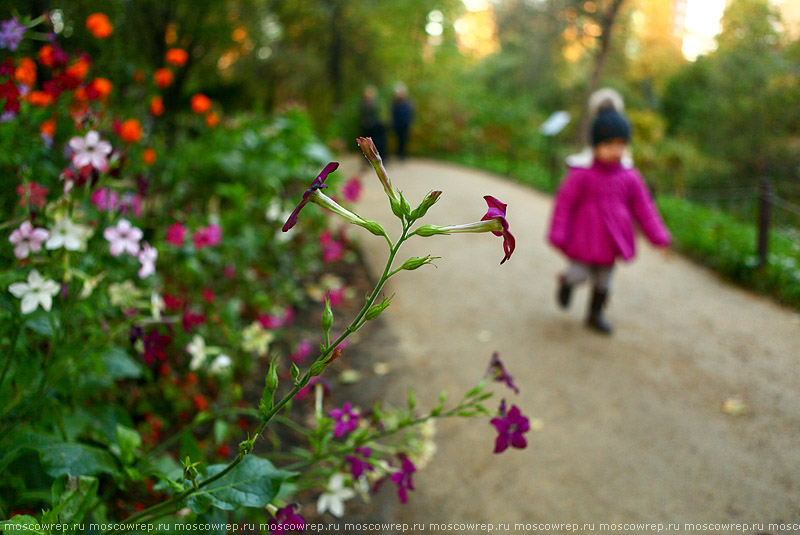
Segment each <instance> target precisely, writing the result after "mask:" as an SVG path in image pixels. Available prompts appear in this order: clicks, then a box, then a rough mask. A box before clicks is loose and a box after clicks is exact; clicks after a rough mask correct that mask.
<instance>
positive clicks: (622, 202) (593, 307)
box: [548, 107, 671, 334]
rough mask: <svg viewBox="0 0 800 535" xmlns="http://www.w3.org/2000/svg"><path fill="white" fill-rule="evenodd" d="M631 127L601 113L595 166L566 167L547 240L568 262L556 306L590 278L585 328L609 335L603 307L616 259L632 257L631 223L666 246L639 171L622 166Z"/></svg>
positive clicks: (613, 112)
mask: <svg viewBox="0 0 800 535" xmlns="http://www.w3.org/2000/svg"><path fill="white" fill-rule="evenodd" d="M630 135H631V128H630V125H629V124H628V121H627V119H626V118H625V116H624V115H622V114H621V113H619V112H618V111H616V110H614V109H613V108H611V107H609V108H605V109H602V110H601V111H600V112H599V113H598V115H597V118H596V119H595V121H594V123H593V124H592V136H591V137H592V147H593V149H594V162H593V164H592V165H591V167H588V168H570V169H568V172H567V176H566V178H565V179H564V181H563V182H562V184H561V186H560V187H559V189H558V192H557V193H556V197H555V208H554V210H553V218H552V222H551V225H550V232H549V236H548V238H549V240H550V243H552V244H553V245H554V246H555V247H557V248H558V249H560V250H561V251H562V252H563V253H564V254H565V255H566V256H567V258H568V259H569V261H570V263H569V266H568V267H567V269H566V271H564V272H563V273H562V274H561V275H560V276H559V289H558V294H557V297H558V303H559V304H560V305H561V307H562V308H566V307H567V306H568V305H569V301H570V296H571V295H572V288H573V287H574V286H575V285H577V284H580V283H582V282H585V281H586V280H588V279H589V278H591V279H592V282H593V284H594V288H593V291H592V297H591V301H590V305H589V314H588V317H587V320H586V322H587V325H588V326H589V327H591V328H593V329H595V330H597V331H599V332H601V333H604V334H611V325H610V324H609V323H608V321H606V319H605V317H604V315H603V308H604V306H605V304H606V301H607V299H608V293H609V290H610V288H611V275H612V272H613V268H614V263H615V262H616V260H617V259H618V258H622V259H623V260H626V261H627V260H631V259H632V258H633V257H634V255H635V253H636V246H635V231H634V222H636V223H637V224H638V226H639V227H640V228H641V230H642V232H643V233H644V235H645V236H646V237H647V239H648V240H650V242H652V243H653V245H656V246H659V247H666V246H668V245H669V243H670V241H671V237H670V234H669V231H668V230H667V228H666V227H665V226H664V223H663V221H662V219H661V216H660V215H659V213H658V210H657V209H656V207H655V205H654V203H653V200H652V198H651V197H650V193H649V192H648V190H647V186H646V185H645V182H644V180H643V179H642V177H641V175H640V174H639V172H638V171H637V170H636V169H635V168H633V167H625V166H623V165H622V157H623V155H624V154H625V150H626V148H627V146H628V141H629V140H630Z"/></svg>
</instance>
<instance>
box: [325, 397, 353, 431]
mask: <svg viewBox="0 0 800 535" xmlns="http://www.w3.org/2000/svg"><path fill="white" fill-rule="evenodd" d="M330 415H331V418H333V419H334V420H336V423H335V424H334V425H333V436H335V437H340V436H343V435H346V434H347V433H350V432H352V431H355V429H356V428H357V427H358V420H359V414H358V412H356V411H354V410H353V406H352V405H351V404H350V402H349V401H347V402H345V404H344V405H342V408H341V409H333V410H332V411H331V412H330Z"/></svg>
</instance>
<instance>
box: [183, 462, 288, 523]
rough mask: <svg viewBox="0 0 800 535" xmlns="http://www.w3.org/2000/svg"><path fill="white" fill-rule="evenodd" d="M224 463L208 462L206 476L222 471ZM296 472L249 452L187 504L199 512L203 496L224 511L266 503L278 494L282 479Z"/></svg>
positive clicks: (204, 499) (263, 505)
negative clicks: (283, 468) (278, 467)
mask: <svg viewBox="0 0 800 535" xmlns="http://www.w3.org/2000/svg"><path fill="white" fill-rule="evenodd" d="M226 466H227V465H226V464H215V465H212V466H209V467H208V470H207V471H206V477H207V478H209V477H212V476H214V475H216V474H218V473H220V472H222V470H223V469H225V467H226ZM295 476H296V474H295V473H294V472H287V471H285V470H278V469H277V468H275V467H274V466H273V465H272V463H271V462H269V461H268V460H266V459H261V458H258V457H255V456H254V455H248V456H247V457H245V458H244V460H243V461H242V462H241V463H239V464H238V465H237V466H236V467H235V468H234V469H233V470H231V471H230V472H229V473H228V474H226V475H225V476H223V477H222V478H220V479H218V480H217V481H214V482H213V483H212V484H211V485H209V486H208V487H206V488H203V489H202V490H201V491H200V492H198V493H197V494H195V495H193V496H192V497H191V498H190V499H189V500H188V502H189V507H191V508H192V510H193V511H194V512H200V511H201V509H202V507H203V506H204V504H205V501H206V498H208V499H210V504H211V505H212V506H214V507H216V508H218V509H224V510H226V511H232V510H234V509H236V508H237V507H266V505H267V504H269V503H270V502H271V501H272V500H273V499H274V498H275V496H277V495H278V492H279V491H280V488H281V485H282V484H283V482H284V481H286V480H289V479H291V478H294V477H295Z"/></svg>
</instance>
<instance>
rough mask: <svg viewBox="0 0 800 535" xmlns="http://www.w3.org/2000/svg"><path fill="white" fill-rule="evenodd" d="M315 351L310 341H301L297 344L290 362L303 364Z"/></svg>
mask: <svg viewBox="0 0 800 535" xmlns="http://www.w3.org/2000/svg"><path fill="white" fill-rule="evenodd" d="M313 349H314V346H313V345H312V344H311V342H309V341H308V340H300V343H299V344H297V347H296V348H295V350H294V352H293V353H292V354H291V355H290V356H289V360H291V361H292V362H294V363H295V364H303V363H304V362H305V361H306V359H307V358H308V356H309V355H311V351H312V350H313Z"/></svg>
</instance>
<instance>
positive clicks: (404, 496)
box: [390, 455, 417, 503]
mask: <svg viewBox="0 0 800 535" xmlns="http://www.w3.org/2000/svg"><path fill="white" fill-rule="evenodd" d="M401 458H402V465H401V467H400V470H399V471H397V472H395V473H394V474H392V475H391V478H390V479H391V480H392V481H393V482H394V483H395V484H396V485H397V496H398V497H399V498H400V503H406V502H407V501H408V491H409V490H414V482H413V481H412V480H411V474H413V473H414V472H416V471H417V467H416V466H414V463H412V462H411V460H410V459H409V458H408V457H406V456H405V455H402V456H401Z"/></svg>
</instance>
